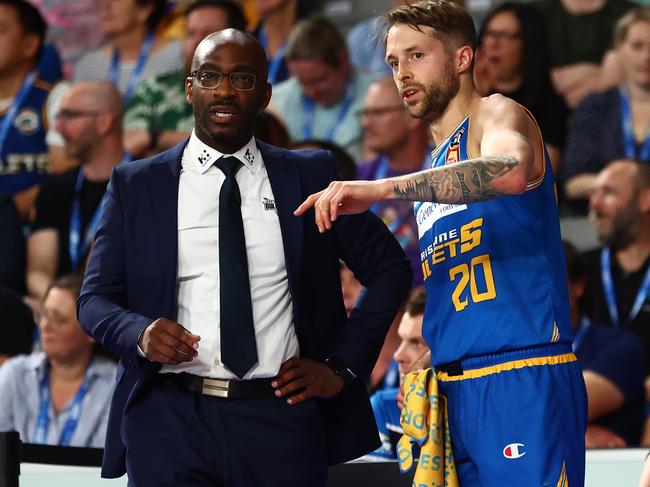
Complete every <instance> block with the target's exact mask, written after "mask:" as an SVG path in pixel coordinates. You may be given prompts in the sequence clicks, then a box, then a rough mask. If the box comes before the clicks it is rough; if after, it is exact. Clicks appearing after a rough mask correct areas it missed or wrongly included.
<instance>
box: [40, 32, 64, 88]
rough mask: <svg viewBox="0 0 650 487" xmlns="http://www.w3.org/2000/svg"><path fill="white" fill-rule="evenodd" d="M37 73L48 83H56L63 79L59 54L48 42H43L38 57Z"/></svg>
mask: <svg viewBox="0 0 650 487" xmlns="http://www.w3.org/2000/svg"><path fill="white" fill-rule="evenodd" d="M38 75H39V77H40V78H41V79H42V80H43V81H45V82H47V83H50V84H55V83H58V82H59V81H61V80H62V79H63V66H62V65H61V56H59V52H58V51H57V50H56V47H54V45H53V44H50V43H49V42H46V43H45V44H43V50H42V51H41V56H40V57H39V59H38Z"/></svg>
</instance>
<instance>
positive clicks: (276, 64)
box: [259, 28, 287, 84]
mask: <svg viewBox="0 0 650 487" xmlns="http://www.w3.org/2000/svg"><path fill="white" fill-rule="evenodd" d="M259 41H260V44H262V47H263V48H264V51H266V55H267V57H268V56H269V41H268V39H267V37H266V31H265V30H264V28H261V29H260V33H259ZM286 52H287V41H286V40H285V41H284V42H283V43H282V44H280V47H278V50H277V51H276V53H275V56H273V57H272V58H269V74H268V78H267V79H268V82H269V83H271V84H273V83H275V80H277V79H278V74H280V68H281V67H282V61H284V54H285V53H286Z"/></svg>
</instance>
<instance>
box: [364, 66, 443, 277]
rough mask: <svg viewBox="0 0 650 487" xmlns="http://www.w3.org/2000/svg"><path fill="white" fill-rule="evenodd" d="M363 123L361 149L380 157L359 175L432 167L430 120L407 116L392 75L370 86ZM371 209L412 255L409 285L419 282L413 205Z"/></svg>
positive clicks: (391, 204)
mask: <svg viewBox="0 0 650 487" xmlns="http://www.w3.org/2000/svg"><path fill="white" fill-rule="evenodd" d="M361 126H362V127H363V144H364V147H365V148H366V149H368V150H370V151H371V152H373V153H375V154H378V157H376V158H375V159H373V160H371V161H368V162H365V163H363V164H361V165H359V169H358V171H357V178H358V179H363V180H376V179H384V178H387V177H394V176H402V175H404V174H408V173H411V172H416V171H420V170H422V169H425V168H430V167H431V164H432V158H431V151H432V147H431V146H430V145H429V137H430V136H429V124H428V123H427V122H426V121H425V120H422V119H417V118H413V117H411V116H410V115H409V113H408V112H407V111H406V108H405V107H404V104H403V103H402V98H401V96H400V94H399V92H398V91H397V87H396V86H395V82H394V81H393V78H392V77H388V76H386V77H383V78H381V79H379V80H377V81H376V82H375V83H373V84H372V85H370V88H368V93H367V94H366V100H365V105H364V108H363V110H362V111H361ZM370 210H371V211H373V212H374V213H375V214H377V216H379V217H380V218H381V219H382V220H383V222H384V223H385V224H386V226H387V227H388V228H389V230H390V231H391V232H392V234H393V235H395V238H397V241H398V242H399V243H400V245H401V246H402V248H403V249H404V252H405V253H406V255H407V256H408V258H409V259H410V261H411V267H412V268H413V287H417V286H420V285H422V269H421V262H420V244H419V241H418V227H417V223H416V221H415V214H414V213H413V203H411V202H408V201H398V200H394V201H382V202H379V203H375V204H374V205H373V206H371V207H370Z"/></svg>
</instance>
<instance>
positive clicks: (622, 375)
mask: <svg viewBox="0 0 650 487" xmlns="http://www.w3.org/2000/svg"><path fill="white" fill-rule="evenodd" d="M564 252H565V255H566V259H567V273H568V278H569V310H570V313H571V323H572V325H573V331H574V339H573V351H574V352H575V354H576V356H577V357H578V363H579V364H580V367H581V368H582V374H583V377H584V380H585V385H586V387H587V397H588V405H589V408H588V409H589V410H588V418H589V425H588V426H587V434H586V444H587V448H612V447H624V446H636V445H638V444H639V439H640V435H641V429H642V427H643V421H644V413H645V393H644V388H643V380H644V377H645V353H644V351H643V344H642V343H641V340H640V339H639V337H637V336H636V335H633V334H632V333H630V332H627V331H625V330H619V329H617V328H611V327H607V326H599V325H598V324H596V323H594V324H592V323H591V321H590V320H589V319H588V318H587V317H586V316H585V315H584V314H583V312H582V309H581V306H580V304H579V303H580V299H581V298H582V296H583V294H584V292H585V286H586V284H587V269H585V267H584V264H583V261H582V259H581V258H580V256H579V255H578V252H577V251H576V249H575V247H573V245H571V244H569V243H565V245H564Z"/></svg>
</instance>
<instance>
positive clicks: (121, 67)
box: [74, 0, 183, 101]
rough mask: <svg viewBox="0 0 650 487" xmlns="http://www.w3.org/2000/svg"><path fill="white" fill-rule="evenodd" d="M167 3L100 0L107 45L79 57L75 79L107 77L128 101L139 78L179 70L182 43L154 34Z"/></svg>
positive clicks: (154, 0) (164, 0)
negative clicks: (169, 40)
mask: <svg viewBox="0 0 650 487" xmlns="http://www.w3.org/2000/svg"><path fill="white" fill-rule="evenodd" d="M166 5H167V2H166V0H100V2H99V12H100V18H101V29H102V32H103V33H104V35H105V36H106V38H107V40H108V44H107V45H106V47H104V48H101V49H97V50H94V51H92V52H89V53H88V54H86V55H84V56H83V57H82V58H81V59H79V61H78V62H77V65H76V66H75V70H74V79H75V81H79V80H85V79H108V80H110V81H111V82H112V83H113V84H114V85H115V86H117V87H118V88H119V90H120V93H122V97H123V98H124V101H128V100H129V99H130V98H131V97H132V96H133V93H134V92H135V90H136V88H137V87H138V85H139V84H140V82H141V81H142V80H145V79H147V78H152V77H153V76H156V75H159V74H163V73H169V72H172V71H177V70H179V69H181V67H182V65H183V61H182V52H181V51H182V49H181V44H180V43H179V42H167V41H166V40H165V39H163V38H162V36H157V35H156V34H155V31H156V28H157V27H158V25H159V23H160V21H161V20H162V18H163V17H164V15H165V11H166Z"/></svg>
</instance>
